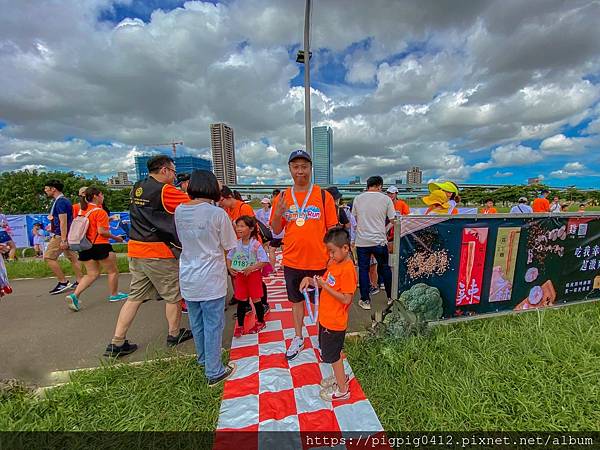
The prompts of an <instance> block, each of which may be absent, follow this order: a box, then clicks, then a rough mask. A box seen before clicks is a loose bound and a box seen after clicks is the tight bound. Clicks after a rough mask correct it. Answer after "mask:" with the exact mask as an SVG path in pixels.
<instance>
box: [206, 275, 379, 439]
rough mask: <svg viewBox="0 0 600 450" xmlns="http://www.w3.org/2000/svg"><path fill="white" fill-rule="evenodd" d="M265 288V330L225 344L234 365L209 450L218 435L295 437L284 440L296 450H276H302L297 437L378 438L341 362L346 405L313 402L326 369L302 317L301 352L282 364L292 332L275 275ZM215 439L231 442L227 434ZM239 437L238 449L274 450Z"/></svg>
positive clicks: (373, 421)
mask: <svg viewBox="0 0 600 450" xmlns="http://www.w3.org/2000/svg"><path fill="white" fill-rule="evenodd" d="M265 283H266V284H267V289H268V293H269V303H270V305H271V311H270V313H269V314H268V315H267V316H266V318H265V320H266V325H267V326H266V328H265V329H264V330H262V331H261V332H260V333H259V334H251V335H244V336H242V337H241V338H237V339H236V338H233V341H232V344H231V354H230V359H231V361H235V362H236V363H237V370H236V372H235V373H234V375H233V376H232V377H231V378H230V379H229V380H227V381H226V382H225V385H224V391H223V401H222V403H221V411H220V413H219V423H218V425H217V432H218V433H217V442H216V443H215V447H217V448H220V447H221V446H220V445H219V432H222V431H240V432H241V431H249V432H256V431H293V432H299V433H289V434H286V436H288V437H290V435H294V436H297V439H298V442H297V443H292V442H290V443H289V444H297V446H296V445H283V446H280V444H282V443H281V442H279V444H277V445H275V446H276V447H278V448H284V447H285V448H302V447H303V445H302V443H301V441H300V435H301V434H303V433H319V432H323V433H329V434H331V433H335V434H338V433H339V434H340V435H341V433H343V432H349V431H352V432H360V431H365V432H369V433H373V432H375V433H378V432H381V431H382V427H381V424H380V422H379V419H378V418H377V415H376V414H375V411H374V410H373V407H372V406H371V403H370V402H369V400H368V399H367V398H366V396H365V394H364V392H363V391H362V389H361V387H360V384H359V383H358V380H357V379H356V378H354V375H353V374H352V369H351V368H350V364H349V363H348V361H347V360H344V366H345V368H346V373H347V374H348V375H349V376H350V392H351V395H350V399H349V400H345V401H339V402H334V403H331V402H325V401H323V400H321V398H320V397H319V392H320V389H321V388H320V386H319V383H320V381H321V379H322V378H324V377H328V376H330V375H332V371H331V366H330V365H328V364H324V363H320V362H319V359H318V356H317V355H318V354H317V350H316V349H315V347H316V346H317V343H318V340H317V326H316V325H311V324H310V322H309V319H308V317H305V319H304V322H305V328H303V334H304V336H305V340H304V350H303V351H302V352H301V353H300V355H298V356H297V357H296V358H295V359H294V360H292V361H288V360H287V359H286V358H285V351H286V348H287V346H289V344H290V341H291V339H292V338H293V337H294V334H295V332H294V322H293V318H292V309H291V303H290V302H288V300H287V294H286V289H285V282H284V280H283V276H282V273H281V271H279V272H277V273H275V274H273V275H272V276H271V277H268V278H266V279H265ZM221 434H227V435H229V438H230V439H231V434H232V433H221ZM244 435H245V437H244V439H243V443H242V442H240V444H241V445H242V446H243V448H244V449H246V448H257V449H261V448H275V447H273V445H274V444H275V443H274V442H262V444H261V439H260V436H259V434H258V433H248V434H246V433H244ZM248 439H250V440H256V442H248ZM292 439H294V438H292ZM227 440H229V439H227ZM230 444H231V442H230ZM304 447H306V444H305V445H304ZM229 448H232V447H230V446H229ZM238 448H240V449H241V447H239V446H238Z"/></svg>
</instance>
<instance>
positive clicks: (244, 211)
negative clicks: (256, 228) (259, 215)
mask: <svg viewBox="0 0 600 450" xmlns="http://www.w3.org/2000/svg"><path fill="white" fill-rule="evenodd" d="M224 209H225V212H226V213H227V215H228V216H229V218H230V219H231V222H232V223H235V221H236V220H238V219H239V218H240V217H242V216H250V217H254V216H255V214H254V210H253V209H252V206H250V205H249V204H247V203H244V202H243V201H241V200H236V201H235V205H233V208H224Z"/></svg>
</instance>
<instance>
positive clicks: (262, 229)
mask: <svg viewBox="0 0 600 450" xmlns="http://www.w3.org/2000/svg"><path fill="white" fill-rule="evenodd" d="M256 224H257V225H258V235H259V236H260V238H261V239H262V241H263V244H266V243H267V242H270V241H272V240H273V233H272V232H271V229H270V228H269V227H268V226H266V225H265V224H264V223H262V222H261V221H260V220H258V219H256Z"/></svg>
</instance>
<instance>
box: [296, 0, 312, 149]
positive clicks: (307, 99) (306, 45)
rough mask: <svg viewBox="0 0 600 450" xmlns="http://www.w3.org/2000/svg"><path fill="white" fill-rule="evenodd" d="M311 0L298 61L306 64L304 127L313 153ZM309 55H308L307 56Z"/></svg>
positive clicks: (307, 1) (307, 10) (306, 11)
mask: <svg viewBox="0 0 600 450" xmlns="http://www.w3.org/2000/svg"><path fill="white" fill-rule="evenodd" d="M310 1H311V0H306V8H305V11H304V50H300V51H298V56H297V57H296V62H298V63H300V64H304V127H305V133H306V151H307V152H308V154H309V155H310V154H312V138H311V131H312V129H311V118H310V58H311V56H312V53H311V51H310V39H309V38H310ZM306 55H308V57H306Z"/></svg>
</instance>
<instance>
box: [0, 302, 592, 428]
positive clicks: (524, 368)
mask: <svg viewBox="0 0 600 450" xmlns="http://www.w3.org/2000/svg"><path fill="white" fill-rule="evenodd" d="M598 308H599V306H598V304H597V303H588V304H583V305H573V306H570V307H568V308H561V309H556V310H546V311H538V312H535V313H533V312H532V313H527V314H517V315H514V316H504V317H498V318H490V319H486V320H479V321H470V322H464V323H457V324H452V325H448V326H443V327H442V326H437V327H434V328H433V330H432V333H431V335H429V336H423V337H418V338H413V339H410V340H405V341H396V342H391V341H383V340H380V339H367V338H351V339H348V340H347V342H346V349H345V351H346V354H347V356H348V359H349V361H350V363H351V365H352V367H353V370H354V373H355V375H356V377H357V378H358V379H359V381H360V383H361V386H362V387H363V390H364V391H365V393H366V395H367V397H368V398H369V400H370V401H371V404H372V405H373V407H374V409H375V412H376V413H377V415H378V416H379V419H380V421H381V423H382V425H383V427H384V429H386V430H391V431H411V430H414V431H417V430H418V431H440V430H453V431H466V430H468V431H475V430H484V431H486V430H511V431H528V430H537V431H554V430H560V431H566V430H570V431H577V430H586V431H589V430H598V429H600V410H599V409H598V407H597V405H598V404H600V315H599V314H598ZM71 379H72V382H71V383H69V384H67V385H65V386H60V387H57V388H55V389H52V390H50V391H48V392H47V398H46V399H42V400H40V399H37V398H35V397H33V395H31V394H28V393H26V392H18V391H17V392H12V393H11V394H2V393H1V392H0V400H1V401H0V430H4V431H8V430H19V431H29V430H36V431H39V430H56V431H71V430H82V431H83V430H85V431H96V430H109V431H139V430H155V431H163V430H164V431H175V430H182V431H196V430H203V431H204V430H207V431H212V430H214V429H215V427H216V424H217V418H218V414H219V409H220V402H221V395H222V388H217V389H209V388H208V387H207V386H206V380H205V378H204V375H203V373H202V370H201V369H200V368H199V367H198V365H197V364H196V362H195V359H194V358H193V357H188V358H178V359H177V360H175V361H173V360H163V361H160V360H159V361H153V362H148V363H145V364H141V365H127V364H122V365H118V366H110V365H107V366H105V367H102V368H100V369H98V370H94V371H84V372H79V373H76V374H73V375H72V377H71Z"/></svg>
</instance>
